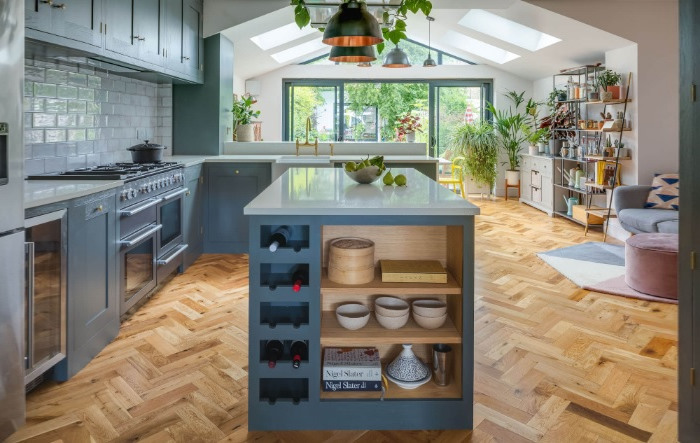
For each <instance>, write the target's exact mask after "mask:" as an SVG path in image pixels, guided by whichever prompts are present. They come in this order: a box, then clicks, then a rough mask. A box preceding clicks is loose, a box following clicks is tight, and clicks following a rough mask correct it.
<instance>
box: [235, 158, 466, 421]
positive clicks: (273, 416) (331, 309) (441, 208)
mask: <svg viewBox="0 0 700 443" xmlns="http://www.w3.org/2000/svg"><path fill="white" fill-rule="evenodd" d="M392 173H393V174H395V175H396V174H399V173H403V174H405V175H406V177H407V179H408V186H405V187H395V186H384V185H383V184H382V183H381V181H378V182H377V183H374V184H369V185H359V184H356V183H355V182H354V181H352V180H351V179H350V178H348V177H347V176H346V175H345V173H344V171H343V170H342V169H337V168H292V169H289V170H288V171H287V172H285V173H284V174H283V175H282V176H281V177H280V178H279V179H277V180H276V181H274V182H273V183H272V184H271V185H270V186H269V187H267V188H266V189H265V190H264V191H263V192H262V193H260V194H259V195H258V196H257V197H256V198H255V199H253V201H251V202H250V204H248V205H247V206H246V207H245V209H244V213H245V214H246V215H247V216H248V217H249V221H250V231H249V241H250V245H249V246H250V249H249V251H250V264H249V266H250V276H249V293H250V303H249V357H248V358H249V377H248V388H249V391H248V397H249V400H248V401H249V405H248V406H249V407H248V423H249V429H250V430H282V429H288V430H292V429H299V430H301V429H471V427H472V421H473V418H472V417H473V406H472V403H473V374H474V358H473V356H474V340H473V330H474V216H475V215H477V214H479V208H477V207H476V206H474V205H472V204H471V203H469V202H468V201H466V200H464V199H462V198H460V197H459V196H457V195H455V194H454V193H452V192H450V191H448V190H447V189H445V188H443V187H442V186H440V185H439V184H438V183H437V182H435V181H434V180H431V179H430V178H428V177H426V176H425V175H423V174H421V173H419V172H417V171H416V170H414V169H403V170H402V169H396V168H395V169H393V170H392ZM283 225H286V226H290V227H291V231H292V235H291V237H290V239H289V241H288V242H287V244H286V245H285V246H284V247H281V248H279V249H277V250H276V251H275V252H271V251H270V249H269V244H270V235H271V233H272V232H274V231H275V230H276V229H277V228H278V227H280V226H283ZM339 237H361V238H366V239H370V240H372V241H373V242H374V244H375V250H374V259H375V262H378V260H384V259H394V260H438V261H440V262H441V264H442V265H443V266H444V267H445V269H446V270H447V283H444V284H443V283H386V282H382V279H381V274H380V272H379V269H378V268H377V270H376V272H375V278H374V280H373V281H371V282H369V283H366V284H361V285H342V284H338V283H335V282H332V281H331V280H329V279H328V276H327V266H328V249H329V242H330V241H331V240H332V239H335V238H339ZM377 266H378V265H377ZM299 272H301V273H303V274H304V275H308V278H306V279H305V281H303V284H302V287H301V289H300V290H299V291H298V292H295V291H293V289H292V287H293V283H294V282H293V281H292V277H291V276H292V275H293V274H297V275H298V273H299ZM380 295H390V296H395V297H399V298H402V299H404V300H406V301H407V302H409V303H410V302H411V300H414V299H417V298H434V299H440V300H444V301H445V302H446V303H447V312H448V318H447V321H446V322H445V324H444V325H443V326H441V327H440V328H437V329H423V328H421V327H420V326H418V325H417V324H416V323H415V322H414V320H413V319H412V318H410V317H409V320H408V323H407V324H406V325H405V326H404V327H402V328H400V329H395V330H389V329H384V328H383V327H382V326H380V325H379V324H378V323H377V321H376V319H375V318H374V313H371V315H370V320H369V323H368V324H367V326H365V327H364V328H362V329H358V330H354V331H351V330H347V329H344V328H342V327H341V326H340V325H339V324H338V322H337V320H336V316H335V309H336V307H337V306H339V305H341V304H344V303H349V302H356V303H362V304H364V305H366V306H367V307H369V308H370V309H373V301H374V300H375V299H376V298H377V297H378V296H380ZM268 340H280V341H282V342H283V343H284V345H285V352H284V353H283V355H282V357H281V358H280V359H279V360H278V362H277V365H276V366H275V367H273V368H271V367H269V366H268V362H267V359H266V355H265V345H266V343H267V341H268ZM294 340H301V341H304V342H306V343H307V344H308V355H304V356H302V359H303V361H302V364H301V366H300V367H299V368H294V367H293V366H292V362H291V357H290V356H289V352H288V348H289V346H290V343H291V342H292V341H294ZM404 343H410V344H413V351H414V352H415V354H416V355H417V356H418V357H419V358H421V359H422V360H423V361H424V362H428V363H430V362H431V359H432V345H433V344H438V343H442V344H448V345H449V346H450V347H451V348H452V352H453V356H452V357H453V358H452V362H453V363H452V366H451V372H452V378H451V380H450V382H449V384H448V385H447V386H438V385H437V384H435V383H434V382H433V381H430V382H428V383H426V384H424V385H422V386H420V387H418V388H416V389H412V390H406V389H402V388H400V387H399V386H397V385H396V384H394V383H392V382H389V389H388V390H387V392H386V393H385V394H384V396H383V398H382V395H381V393H380V392H355V391H352V392H325V391H323V390H322V384H321V375H322V374H321V367H322V352H323V348H325V347H376V348H378V349H379V353H380V356H381V361H382V367H383V368H384V367H385V366H386V365H387V364H388V363H389V362H391V361H392V360H393V359H394V358H395V357H396V356H397V355H398V354H399V353H400V352H401V349H402V346H401V345H402V344H404Z"/></svg>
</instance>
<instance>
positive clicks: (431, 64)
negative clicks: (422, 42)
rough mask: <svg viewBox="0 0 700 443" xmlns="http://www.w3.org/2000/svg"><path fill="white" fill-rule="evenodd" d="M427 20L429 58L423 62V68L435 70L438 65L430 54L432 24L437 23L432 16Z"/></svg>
mask: <svg viewBox="0 0 700 443" xmlns="http://www.w3.org/2000/svg"><path fill="white" fill-rule="evenodd" d="M426 19H427V20H428V58H426V59H425V61H424V62H423V67H424V68H434V67H436V66H437V63H435V60H433V57H432V56H431V54H430V49H431V48H430V22H433V21H435V19H434V18H432V17H430V16H428V17H426Z"/></svg>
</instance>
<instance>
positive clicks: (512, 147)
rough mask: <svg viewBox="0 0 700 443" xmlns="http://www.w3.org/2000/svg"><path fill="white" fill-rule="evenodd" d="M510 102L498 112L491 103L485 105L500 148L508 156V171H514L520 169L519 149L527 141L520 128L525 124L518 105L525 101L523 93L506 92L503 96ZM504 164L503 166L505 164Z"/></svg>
mask: <svg viewBox="0 0 700 443" xmlns="http://www.w3.org/2000/svg"><path fill="white" fill-rule="evenodd" d="M504 95H505V96H506V97H508V99H509V100H510V101H511V102H512V103H511V105H510V106H508V109H507V110H499V109H496V107H495V106H494V105H493V103H487V105H486V107H487V109H488V110H489V111H490V112H491V114H493V128H494V130H495V132H496V134H497V140H498V144H499V146H500V148H501V149H502V150H503V151H505V153H506V154H507V155H508V162H507V163H508V167H509V169H508V170H509V171H516V170H517V169H518V168H519V167H520V149H521V146H522V144H523V142H525V140H527V138H526V137H525V134H523V131H522V128H523V125H524V124H525V115H524V114H521V113H520V110H519V108H520V105H522V104H523V102H524V101H525V99H524V98H523V96H524V95H525V91H523V92H521V93H519V94H518V93H517V92H515V91H508V92H506V94H504ZM505 163H506V162H504V163H503V164H505Z"/></svg>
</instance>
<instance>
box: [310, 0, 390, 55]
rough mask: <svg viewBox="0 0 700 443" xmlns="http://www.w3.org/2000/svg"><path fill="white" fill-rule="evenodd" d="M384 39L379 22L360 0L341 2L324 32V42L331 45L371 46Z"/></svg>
mask: <svg viewBox="0 0 700 443" xmlns="http://www.w3.org/2000/svg"><path fill="white" fill-rule="evenodd" d="M383 41H384V38H383V37H382V30H381V29H380V27H379V22H377V19H376V18H374V16H373V15H372V14H370V13H369V12H368V11H367V5H366V4H365V3H364V2H359V1H358V0H349V1H348V2H347V3H343V4H341V5H340V7H339V8H338V12H336V13H335V15H334V16H333V17H331V19H330V20H328V24H327V25H326V30H325V31H324V32H323V43H325V44H327V45H331V46H371V45H376V44H378V43H381V42H383Z"/></svg>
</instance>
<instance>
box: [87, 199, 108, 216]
mask: <svg viewBox="0 0 700 443" xmlns="http://www.w3.org/2000/svg"><path fill="white" fill-rule="evenodd" d="M113 201H114V199H110V198H102V199H98V200H93V201H91V202H88V203H87V204H85V220H91V219H93V218H95V217H99V216H100V215H103V214H105V213H107V212H110V211H111V210H112V209H113V208H112V202H113Z"/></svg>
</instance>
